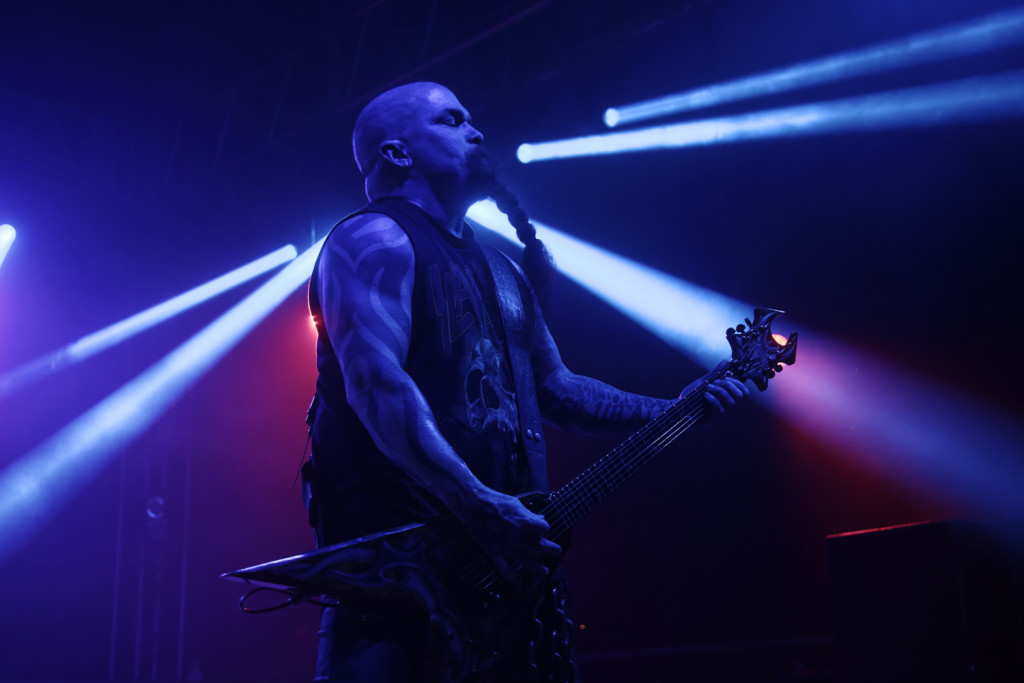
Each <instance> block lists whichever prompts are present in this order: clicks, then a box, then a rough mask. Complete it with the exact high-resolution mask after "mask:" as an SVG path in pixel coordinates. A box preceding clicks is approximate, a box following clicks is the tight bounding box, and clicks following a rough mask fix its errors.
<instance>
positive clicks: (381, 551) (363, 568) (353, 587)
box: [225, 494, 574, 683]
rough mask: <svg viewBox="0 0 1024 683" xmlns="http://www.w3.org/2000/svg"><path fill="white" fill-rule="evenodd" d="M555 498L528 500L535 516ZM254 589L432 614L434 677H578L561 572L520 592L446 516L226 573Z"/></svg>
mask: <svg viewBox="0 0 1024 683" xmlns="http://www.w3.org/2000/svg"><path fill="white" fill-rule="evenodd" d="M547 499H548V497H547V496H546V495H544V494H529V495H527V496H524V497H523V498H521V500H522V501H523V503H524V505H526V506H527V507H528V508H530V509H531V510H534V511H537V510H539V509H541V508H543V507H544V505H545V503H546V502H547ZM225 577H228V578H236V579H241V580H244V581H246V582H248V583H251V584H254V585H264V586H269V587H274V588H280V587H287V588H288V589H289V591H290V592H299V593H302V594H307V595H325V596H328V597H331V598H336V599H338V600H342V601H345V602H348V603H350V604H352V605H353V606H354V607H355V608H356V609H358V608H359V606H361V605H364V606H367V607H370V608H371V609H372V605H373V604H374V603H375V602H378V601H387V602H388V603H389V604H391V605H395V604H404V605H405V606H407V607H408V609H409V610H410V611H416V612H418V613H423V614H426V615H427V616H428V617H429V624H430V627H429V629H430V633H429V643H430V644H429V645H428V650H427V652H428V656H427V657H426V659H427V661H426V662H425V667H426V669H427V674H428V675H427V677H426V680H437V681H443V682H444V683H463V682H465V683H472V682H473V681H488V680H517V681H520V680H521V681H524V682H527V681H551V682H552V683H559V682H563V681H564V682H569V681H572V680H574V675H573V671H574V663H573V661H572V656H571V629H572V622H571V621H569V620H568V618H567V617H566V611H565V610H566V590H565V585H564V580H562V579H561V578H560V574H559V573H555V574H554V577H553V578H552V579H550V580H545V581H544V582H543V583H542V584H541V585H538V586H533V587H519V586H516V585H514V584H512V583H510V582H508V581H506V580H504V579H503V578H501V577H500V576H499V575H498V574H497V572H496V571H495V570H494V567H493V565H492V564H491V562H490V560H488V559H487V558H486V556H485V555H484V554H483V553H482V552H481V551H480V550H479V548H478V547H477V546H476V544H475V543H474V542H473V541H472V539H471V538H470V537H469V534H468V533H467V532H466V531H465V528H464V527H463V526H462V524H461V523H459V522H458V520H456V519H455V518H454V517H451V516H448V515H442V516H440V517H438V518H436V519H434V520H431V521H429V522H426V523H423V524H413V525H409V526H404V527H399V528H396V529H391V530H388V531H384V532H381V533H378V534H373V535H371V536H365V537H362V538H357V539H354V540H351V541H346V542H344V543H339V544H336V545H332V546H328V547H325V548H320V549H318V550H314V551H312V552H309V553H304V554H302V555H296V556H294V557H288V558H284V559H282V560H276V561H274V562H268V563H266V564H262V565H257V566H254V567H249V568H246V569H241V570H238V571H235V572H229V573H228V574H225Z"/></svg>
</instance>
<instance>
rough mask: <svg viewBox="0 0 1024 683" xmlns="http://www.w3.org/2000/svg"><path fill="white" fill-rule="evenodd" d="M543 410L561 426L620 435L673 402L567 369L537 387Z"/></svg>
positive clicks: (646, 420) (573, 429)
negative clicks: (619, 387) (620, 387)
mask: <svg viewBox="0 0 1024 683" xmlns="http://www.w3.org/2000/svg"><path fill="white" fill-rule="evenodd" d="M537 394H538V398H539V399H540V406H541V412H542V413H543V415H544V417H545V418H546V419H548V420H550V421H551V422H553V423H555V424H557V425H558V426H560V427H563V428H565V429H569V430H572V431H579V432H585V433H587V434H618V433H622V432H628V431H633V430H635V429H638V428H640V427H641V426H643V425H644V424H645V423H646V422H648V421H649V420H652V419H653V418H655V417H657V416H658V415H660V414H661V413H662V412H664V411H665V409H666V408H668V407H669V406H670V405H672V403H673V401H671V400H666V399H659V398H652V397H650V396H641V395H639V394H633V393H630V392H628V391H622V390H621V389H616V388H615V387H613V386H611V385H609V384H605V383H604V382H601V381H599V380H596V379H593V378H591V377H585V376H583V375H575V374H573V373H571V372H568V371H564V372H558V373H552V375H551V376H549V377H548V378H546V379H545V380H544V381H543V382H541V383H540V386H538V387H537Z"/></svg>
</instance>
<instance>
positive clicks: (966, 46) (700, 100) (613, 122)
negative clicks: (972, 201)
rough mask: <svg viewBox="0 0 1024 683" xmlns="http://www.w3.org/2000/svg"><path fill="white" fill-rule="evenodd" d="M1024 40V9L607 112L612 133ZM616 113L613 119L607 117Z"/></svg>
mask: <svg viewBox="0 0 1024 683" xmlns="http://www.w3.org/2000/svg"><path fill="white" fill-rule="evenodd" d="M1022 41H1024V10H1021V9H1013V10H1009V11H1005V12H999V13H996V14H991V15H988V16H986V17H983V18H981V19H976V20H974V21H971V22H967V23H963V24H959V25H956V26H951V27H947V28H944V29H941V30H937V31H930V32H927V33H920V34H917V35H914V36H910V37H907V38H903V39H900V40H896V41H892V42H888V43H884V44H881V45H874V46H872V47H868V48H863V49H859V50H854V51H851V52H846V53H843V54H838V55H832V56H830V57H824V58H821V59H816V60H813V61H810V62H805V63H803V64H796V65H794V66H789V67H785V68H782V69H776V70H773V71H769V72H766V73H762V74H757V75H755V76H748V77H746V78H740V79H737V80H733V81H728V82H725V83H720V84H717V85H710V86H707V87H704V88H698V89H695V90H690V91H687V92H682V93H677V94H674V95H666V96H664V97H658V98H654V99H650V100H645V101H643V102H638V103H636V104H630V105H625V106H621V107H616V108H614V109H608V110H607V111H606V112H605V114H604V122H605V125H607V126H608V127H609V128H614V127H615V126H617V125H620V124H625V123H633V122H636V121H644V120H647V119H653V118H657V117H661V116H667V115H669V114H677V113H680V112H685V111H692V110H695V109H700V108H704V107H712V106H715V105H719V104H725V103H727V102H736V101H740V100H744V99H750V98H754V97H761V96H763V95H773V94H776V93H781V92H788V91H791V90H796V89H799V88H806V87H809V86H814V85H820V84H822V83H830V82H834V81H840V80H845V79H848V78H853V77H856V76H864V75H867V74H873V73H880V72H884V71H887V70H891V69H897V68H901V67H908V66H914V65H918V64H925V63H928V62H933V61H939V60H942V59H950V58H953V57H962V56H967V55H971V54H976V53H980V52H988V51H994V50H997V49H1000V48H1003V47H1007V46H1009V45H1013V44H1015V43H1019V42H1022ZM611 112H614V116H612V117H609V114H610V113H611Z"/></svg>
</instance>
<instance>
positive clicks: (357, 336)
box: [318, 214, 415, 375]
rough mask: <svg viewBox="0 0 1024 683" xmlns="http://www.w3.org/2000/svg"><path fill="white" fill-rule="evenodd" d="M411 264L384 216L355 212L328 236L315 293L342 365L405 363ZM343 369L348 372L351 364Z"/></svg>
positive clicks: (399, 234)
mask: <svg viewBox="0 0 1024 683" xmlns="http://www.w3.org/2000/svg"><path fill="white" fill-rule="evenodd" d="M414 263H415V258H414V253H413V248H412V244H411V243H410V241H409V238H408V236H407V235H406V234H405V232H404V231H403V230H402V229H401V227H399V226H398V225H397V224H396V223H395V222H394V221H393V220H391V219H390V218H387V217H386V216H381V215H378V214H367V215H363V216H357V217H356V218H354V219H352V220H351V221H350V222H348V223H346V224H345V225H342V226H340V227H339V228H338V229H337V230H335V231H334V234H332V235H331V237H330V238H329V239H328V241H327V244H326V245H325V247H324V253H323V256H322V257H321V260H320V272H319V276H318V282H319V290H318V293H319V295H320V303H321V308H322V309H323V316H324V325H325V326H326V328H327V333H328V337H329V339H330V342H331V345H332V347H333V349H334V352H335V354H336V355H337V357H338V360H339V361H340V362H341V364H342V367H343V368H345V367H346V365H355V366H358V367H359V368H360V369H363V367H364V364H365V363H370V364H371V365H373V364H375V363H390V364H394V365H398V366H401V365H403V364H404V362H405V358H406V355H407V353H408V350H409V338H410V333H411V329H412V317H411V316H412V311H411V309H412V283H413V276H414ZM346 370H347V371H346V375H349V374H350V373H349V372H348V370H356V367H351V368H346Z"/></svg>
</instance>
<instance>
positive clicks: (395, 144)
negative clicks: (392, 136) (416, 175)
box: [378, 140, 412, 168]
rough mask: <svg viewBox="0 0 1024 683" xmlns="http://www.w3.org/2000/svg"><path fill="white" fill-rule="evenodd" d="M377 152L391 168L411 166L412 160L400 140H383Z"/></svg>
mask: <svg viewBox="0 0 1024 683" xmlns="http://www.w3.org/2000/svg"><path fill="white" fill-rule="evenodd" d="M378 152H379V153H380V155H381V157H383V159H384V160H385V161H387V162H388V163H390V164H392V165H393V166H398V167H399V168H409V167H410V166H412V158H411V157H410V156H409V152H408V150H407V149H406V147H405V143H404V142H402V141H401V140H385V141H384V142H382V143H380V147H379V148H378Z"/></svg>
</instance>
